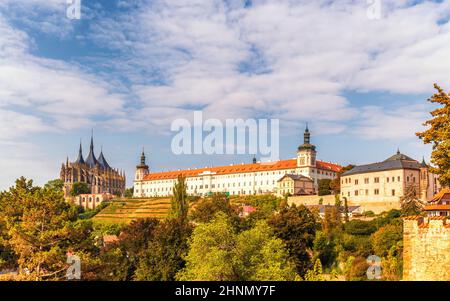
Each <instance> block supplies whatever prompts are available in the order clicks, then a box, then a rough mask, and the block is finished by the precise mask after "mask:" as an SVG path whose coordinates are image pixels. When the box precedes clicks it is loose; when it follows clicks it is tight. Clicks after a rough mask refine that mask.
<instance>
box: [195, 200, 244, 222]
mask: <svg viewBox="0 0 450 301" xmlns="http://www.w3.org/2000/svg"><path fill="white" fill-rule="evenodd" d="M217 212H223V213H225V214H226V215H227V216H229V217H234V218H239V216H238V210H237V208H236V207H235V206H232V205H231V203H230V199H229V198H228V197H227V196H226V195H225V194H223V193H214V194H213V195H212V196H211V197H208V198H204V199H202V200H201V201H199V202H198V203H197V204H196V205H195V207H194V210H193V211H192V213H191V214H190V218H191V220H193V221H195V222H197V223H206V222H210V221H211V220H212V219H214V217H215V216H216V214H217Z"/></svg>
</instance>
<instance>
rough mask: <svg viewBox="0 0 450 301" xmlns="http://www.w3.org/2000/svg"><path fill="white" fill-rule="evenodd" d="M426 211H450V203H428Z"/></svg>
mask: <svg viewBox="0 0 450 301" xmlns="http://www.w3.org/2000/svg"><path fill="white" fill-rule="evenodd" d="M423 209H424V210H425V211H450V205H427V206H425V207H424V208H423Z"/></svg>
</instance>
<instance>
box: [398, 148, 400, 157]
mask: <svg viewBox="0 0 450 301" xmlns="http://www.w3.org/2000/svg"><path fill="white" fill-rule="evenodd" d="M397 155H400V147H397Z"/></svg>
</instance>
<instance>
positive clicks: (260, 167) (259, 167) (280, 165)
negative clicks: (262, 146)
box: [144, 159, 342, 181]
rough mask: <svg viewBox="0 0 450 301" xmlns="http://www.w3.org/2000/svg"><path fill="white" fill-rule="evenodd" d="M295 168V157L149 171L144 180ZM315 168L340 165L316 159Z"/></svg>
mask: <svg viewBox="0 0 450 301" xmlns="http://www.w3.org/2000/svg"><path fill="white" fill-rule="evenodd" d="M295 168H297V159H291V160H281V161H277V162H273V163H255V164H241V165H230V166H217V167H205V168H198V169H188V170H178V171H166V172H159V173H150V174H148V175H146V176H145V178H144V180H146V181H151V180H166V179H176V178H177V177H178V176H179V175H182V176H184V177H196V176H199V175H200V174H202V173H204V172H211V173H213V174H215V175H224V174H237V173H248V172H259V171H261V172H263V171H275V170H285V169H295ZM316 168H318V169H320V170H323V171H333V172H339V171H340V170H341V169H342V167H341V166H340V165H337V164H333V163H328V162H322V161H316Z"/></svg>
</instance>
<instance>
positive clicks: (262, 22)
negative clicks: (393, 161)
mask: <svg viewBox="0 0 450 301" xmlns="http://www.w3.org/2000/svg"><path fill="white" fill-rule="evenodd" d="M382 5H383V6H382V19H381V20H377V21H375V20H370V19H369V18H368V17H367V8H368V7H367V5H366V3H365V2H364V1H362V2H355V1H350V0H349V1H325V0H324V1H253V4H252V6H251V7H248V8H245V7H244V1H232V2H231V3H229V4H226V3H225V2H222V1H176V2H175V1H163V0H159V1H152V2H151V3H149V4H148V5H147V6H143V7H141V9H137V10H132V12H131V13H130V14H129V15H124V16H120V17H119V18H117V16H114V17H111V18H109V19H108V18H105V19H102V20H101V21H100V22H99V23H98V24H95V25H94V26H93V27H92V31H93V34H92V36H91V38H92V39H93V40H94V41H97V43H99V45H100V44H101V45H108V46H109V47H111V48H113V49H115V50H119V51H122V53H123V56H122V57H121V58H120V62H118V65H117V67H118V70H120V71H121V72H123V74H125V75H128V76H129V78H131V79H132V81H133V82H134V83H135V85H133V87H132V90H133V92H134V93H135V94H136V95H137V96H138V97H139V101H140V103H141V105H142V106H143V107H144V110H145V108H149V109H150V108H153V107H155V106H156V107H158V108H157V109H156V111H157V112H158V114H159V115H158V117H160V118H158V117H156V118H157V119H158V120H167V121H169V120H168V119H170V117H171V116H172V115H171V114H169V115H165V113H164V110H161V105H163V106H165V107H167V108H170V109H173V110H179V111H180V112H183V114H186V115H189V114H191V113H190V110H192V109H195V108H198V107H201V108H203V109H204V112H205V115H207V116H210V117H218V118H225V117H230V116H232V117H235V118H236V117H259V116H267V115H269V116H273V117H279V118H282V119H284V120H285V122H286V123H289V124H291V123H292V122H297V123H298V122H300V121H302V120H303V121H304V120H311V119H313V120H314V121H315V122H317V123H321V124H322V127H324V126H325V125H327V124H329V125H330V126H331V128H330V129H328V131H332V132H336V129H344V128H345V127H344V126H342V125H343V124H345V123H346V122H347V121H348V120H355V119H356V120H358V118H359V117H358V116H361V115H359V114H358V110H359V109H358V108H355V107H352V104H350V103H349V102H348V101H347V100H346V99H345V98H344V97H342V96H341V94H342V92H343V91H345V90H357V91H364V92H371V91H388V92H392V93H405V94H409V93H429V92H431V91H432V84H433V83H434V82H440V83H441V84H442V85H444V86H450V78H449V77H448V74H447V70H448V69H449V67H450V66H449V65H448V64H450V60H449V59H448V58H447V56H446V53H447V50H448V49H447V48H448V47H447V46H448V44H449V42H450V41H449V35H448V32H449V31H448V27H449V26H448V25H447V24H441V25H439V24H438V21H439V20H442V18H444V17H445V16H448V15H449V14H450V1H444V2H441V3H434V2H429V1H427V2H424V3H418V4H415V5H412V2H411V1H387V0H386V1H383V2H382ZM111 37H113V38H111ZM130 52H132V53H133V57H132V58H131V57H129V56H128V55H127V54H128V53H130ZM243 64H246V65H247V70H244V71H245V72H242V71H243V70H242V65H243ZM137 69H138V70H147V71H150V73H154V72H156V73H157V74H159V77H160V78H159V79H162V82H158V81H157V80H156V81H155V78H154V77H149V78H146V77H143V76H140V75H139V72H137V71H136V70H137ZM155 82H156V83H155ZM167 111H170V110H167ZM132 116H133V118H134V119H138V120H140V118H142V117H144V116H142V114H133V115H132ZM364 122H365V120H364V119H363V120H361V126H364ZM339 123H340V124H341V126H336V125H337V124H339ZM324 130H325V132H326V131H327V129H325V128H324ZM359 133H361V134H363V133H365V131H360V132H359ZM379 137H380V138H381V137H383V136H382V134H380V136H379ZM384 137H387V138H389V137H390V135H389V134H386V136H384Z"/></svg>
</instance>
